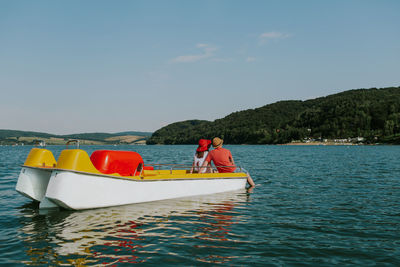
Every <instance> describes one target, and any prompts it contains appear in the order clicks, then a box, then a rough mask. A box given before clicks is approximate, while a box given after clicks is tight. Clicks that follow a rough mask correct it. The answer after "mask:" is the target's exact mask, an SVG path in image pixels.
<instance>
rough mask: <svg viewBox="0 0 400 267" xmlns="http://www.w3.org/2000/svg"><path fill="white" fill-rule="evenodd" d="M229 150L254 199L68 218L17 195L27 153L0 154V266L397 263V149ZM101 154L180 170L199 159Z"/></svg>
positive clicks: (166, 153) (208, 199)
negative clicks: (247, 176) (244, 171)
mask: <svg viewBox="0 0 400 267" xmlns="http://www.w3.org/2000/svg"><path fill="white" fill-rule="evenodd" d="M226 147H227V148H229V149H230V150H231V151H232V154H233V156H234V158H235V161H236V163H238V164H239V165H241V166H242V167H244V168H245V169H247V170H248V171H249V172H250V174H251V175H252V177H253V179H254V181H255V182H256V184H257V186H256V188H254V189H253V190H252V191H249V192H247V191H246V190H240V191H235V192H228V193H223V194H214V195H207V196H199V197H192V198H184V199H175V200H166V201H157V202H152V203H143V204H135V205H127V206H120V207H111V208H104V209H94V210H85V211H75V212H74V211H66V210H55V211H42V210H40V211H39V209H38V205H37V204H36V203H33V202H31V201H30V200H28V199H26V198H24V197H23V196H21V195H19V194H18V193H17V192H16V191H15V185H16V182H17V178H18V174H19V171H20V165H21V164H23V162H24V160H25V158H26V156H27V155H28V153H29V151H30V149H31V147H28V146H25V147H4V146H3V147H0V157H1V160H0V204H1V205H0V264H1V265H4V264H7V265H53V266H54V265H114V264H115V265H118V266H120V265H127V266H128V265H132V263H142V264H148V265H156V264H157V265H159V264H162V265H184V266H199V265H216V264H219V263H220V264H224V265H239V266H243V265H251V264H255V265H277V266H281V265H297V264H305V265H317V266H324V265H325V266H331V265H335V264H337V265H339V264H340V265H343V264H345V265H360V266H363V265H397V266H398V265H400V185H399V182H400V164H399V159H400V157H399V156H400V147H398V146H226ZM103 148H105V147H94V146H87V147H83V149H85V150H86V151H88V153H91V152H92V151H94V150H96V149H103ZM106 148H108V149H121V150H134V151H137V152H139V153H140V154H141V155H142V156H143V158H144V161H145V163H187V164H190V163H191V160H192V157H193V153H194V150H195V146H120V147H106ZM48 149H50V150H52V151H53V153H54V154H55V156H56V157H57V156H58V155H59V153H60V151H61V150H62V149H63V147H61V146H50V147H48Z"/></svg>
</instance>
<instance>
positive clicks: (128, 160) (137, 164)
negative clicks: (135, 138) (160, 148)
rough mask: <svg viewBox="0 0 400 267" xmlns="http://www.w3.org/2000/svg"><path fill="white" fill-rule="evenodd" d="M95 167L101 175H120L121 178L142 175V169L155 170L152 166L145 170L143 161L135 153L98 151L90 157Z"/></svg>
mask: <svg viewBox="0 0 400 267" xmlns="http://www.w3.org/2000/svg"><path fill="white" fill-rule="evenodd" d="M90 160H91V161H92V163H93V165H94V167H95V168H96V169H97V170H98V171H99V172H101V173H104V174H112V173H118V174H120V175H121V176H133V175H140V172H141V170H142V169H153V168H152V167H151V166H146V167H144V168H143V159H142V157H141V156H140V154H139V153H136V152H134V151H116V150H96V151H94V152H93V153H92V155H91V156H90Z"/></svg>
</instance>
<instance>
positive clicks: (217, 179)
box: [16, 148, 249, 210]
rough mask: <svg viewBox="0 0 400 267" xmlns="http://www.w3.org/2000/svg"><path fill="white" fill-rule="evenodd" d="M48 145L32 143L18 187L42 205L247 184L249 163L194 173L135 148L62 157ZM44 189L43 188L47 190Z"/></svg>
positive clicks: (114, 201) (100, 202) (122, 200)
mask: <svg viewBox="0 0 400 267" xmlns="http://www.w3.org/2000/svg"><path fill="white" fill-rule="evenodd" d="M51 156H52V154H51V152H50V151H49V150H46V149H40V148H33V149H32V150H31V152H30V153H29V155H28V158H27V160H26V161H25V163H24V165H23V167H22V170H21V173H20V176H19V178H18V182H17V187H16V189H17V191H18V192H20V193H21V194H23V195H25V196H27V197H29V198H31V199H33V200H36V201H40V202H41V203H40V206H39V207H40V208H48V207H62V208H65V209H70V210H82V209H92V208H102V207H110V206H119V205H126V204H133V203H141V202H150V201H157V200H164V199H172V198H181V197H189V196H195V195H206V194H214V193H221V192H226V191H233V190H238V189H241V188H245V186H246V181H247V176H248V175H249V174H248V173H247V172H246V171H245V170H244V169H241V168H237V172H233V173H217V172H210V173H190V167H191V166H184V165H172V164H152V165H144V162H143V159H142V157H141V155H140V154H139V153H136V152H134V151H116V150H97V151H94V152H93V153H92V154H91V156H90V157H89V155H88V154H87V153H86V151H84V150H82V149H79V148H77V149H65V150H63V151H62V152H61V154H60V156H59V158H58V160H57V162H55V161H53V159H54V157H53V158H51ZM43 192H44V193H43Z"/></svg>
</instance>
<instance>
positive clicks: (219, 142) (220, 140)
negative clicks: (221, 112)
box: [212, 137, 224, 148]
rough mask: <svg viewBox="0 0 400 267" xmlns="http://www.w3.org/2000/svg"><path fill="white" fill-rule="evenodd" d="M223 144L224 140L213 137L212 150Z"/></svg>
mask: <svg viewBox="0 0 400 267" xmlns="http://www.w3.org/2000/svg"><path fill="white" fill-rule="evenodd" d="M223 142H224V140H222V139H221V138H218V137H215V138H214V139H213V140H212V145H213V147H214V148H217V147H221V146H222V143H223Z"/></svg>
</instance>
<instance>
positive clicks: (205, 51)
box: [172, 44, 217, 63]
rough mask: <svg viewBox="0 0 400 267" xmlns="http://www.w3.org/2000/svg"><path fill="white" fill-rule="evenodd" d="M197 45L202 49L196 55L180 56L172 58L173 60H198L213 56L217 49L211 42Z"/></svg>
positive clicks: (181, 61) (178, 61)
mask: <svg viewBox="0 0 400 267" xmlns="http://www.w3.org/2000/svg"><path fill="white" fill-rule="evenodd" d="M196 47H197V48H198V49H200V50H201V53H199V54H195V55H184V56H178V57H176V58H174V59H172V62H175V63H188V62H197V61H200V60H203V59H207V58H211V57H213V56H214V52H215V51H216V50H217V48H216V47H214V46H212V45H209V44H197V45H196Z"/></svg>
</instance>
